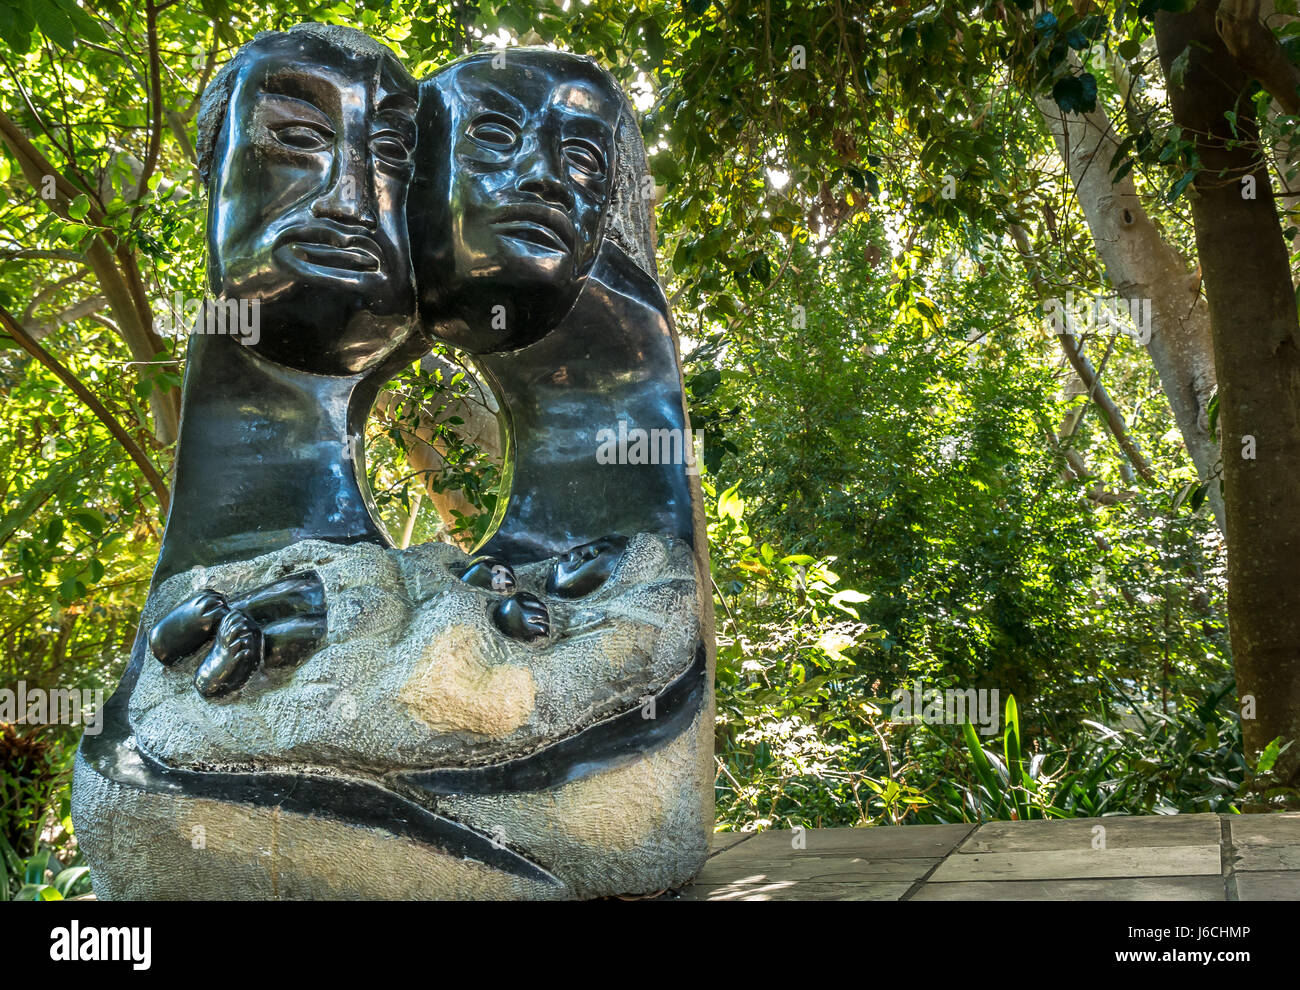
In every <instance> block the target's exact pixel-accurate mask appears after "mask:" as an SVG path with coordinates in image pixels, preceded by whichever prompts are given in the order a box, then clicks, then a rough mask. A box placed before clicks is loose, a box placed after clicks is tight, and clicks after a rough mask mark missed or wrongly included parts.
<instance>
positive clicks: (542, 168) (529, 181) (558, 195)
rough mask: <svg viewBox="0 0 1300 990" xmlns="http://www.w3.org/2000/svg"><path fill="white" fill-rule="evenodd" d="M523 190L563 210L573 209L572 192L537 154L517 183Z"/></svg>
mask: <svg viewBox="0 0 1300 990" xmlns="http://www.w3.org/2000/svg"><path fill="white" fill-rule="evenodd" d="M519 188H520V190H522V191H523V192H530V193H532V194H533V195H534V196H537V197H539V198H540V199H542V200H544V201H545V202H547V203H550V204H551V205H553V206H558V207H560V208H561V209H563V210H571V209H573V193H571V192H570V191H569V187H568V186H567V185H565V184H564V183H563V182H561V181H560V180H559V178H557V177H556V175H555V171H554V170H553V169H552V168H551V167H550V166H549V165H548V164H547V163H546V162H545V161H543V160H542V156H541V155H538V156H537V157H536V158H535V159H534V160H533V163H532V165H531V167H529V168H528V170H527V172H526V173H525V174H524V177H523V180H522V181H521V182H520V183H519Z"/></svg>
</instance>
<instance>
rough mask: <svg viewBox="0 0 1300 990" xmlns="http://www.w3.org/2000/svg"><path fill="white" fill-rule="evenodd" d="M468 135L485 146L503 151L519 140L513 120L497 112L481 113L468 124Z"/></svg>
mask: <svg viewBox="0 0 1300 990" xmlns="http://www.w3.org/2000/svg"><path fill="white" fill-rule="evenodd" d="M468 133H469V136H470V137H471V138H472V139H473V140H475V141H477V142H478V143H479V144H481V145H483V146H484V147H487V148H494V149H496V150H498V151H504V150H506V149H507V148H513V147H514V145H515V142H516V141H518V140H519V128H518V127H517V126H515V123H514V121H512V120H510V118H508V117H503V116H502V115H501V114H497V113H483V114H479V115H478V116H477V117H475V118H474V120H473V122H472V123H471V124H470V125H469V132H468Z"/></svg>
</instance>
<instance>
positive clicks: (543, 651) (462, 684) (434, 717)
mask: <svg viewBox="0 0 1300 990" xmlns="http://www.w3.org/2000/svg"><path fill="white" fill-rule="evenodd" d="M467 560H468V558H467V557H466V555H465V554H463V553H462V552H461V551H460V550H458V549H456V548H454V547H449V546H444V545H440V544H430V545H427V546H422V547H416V548H412V549H409V550H404V551H397V550H385V549H382V548H380V547H377V546H373V545H371V544H358V545H356V546H350V547H343V546H335V545H333V544H327V543H321V542H316V541H305V542H302V543H299V544H296V545H294V546H292V547H288V548H287V549H284V550H281V551H278V552H276V553H272V554H267V555H265V556H262V557H257V558H254V559H253V560H249V561H244V562H240V563H235V564H228V565H225V566H221V567H211V568H196V569H194V570H192V571H189V572H186V573H184V574H178V575H176V576H175V577H173V578H171V579H170V580H169V581H167V582H166V583H165V584H163V586H162V587H161V588H160V589H159V591H158V593H157V594H156V595H155V596H154V597H153V598H152V599H151V600H150V602H149V603H148V605H147V606H146V609H145V615H144V623H145V625H146V627H148V626H150V625H152V624H153V623H154V622H155V621H157V619H158V618H159V617H160V616H161V615H162V614H164V613H165V612H166V611H167V610H168V609H170V608H171V607H172V606H173V605H175V604H176V603H178V602H179V601H181V600H182V599H184V598H185V597H187V596H188V595H190V594H192V593H193V592H194V591H195V590H197V589H199V588H203V587H212V588H216V589H217V590H220V591H223V592H227V593H229V594H232V595H235V594H239V593H241V592H244V591H247V590H250V589H252V588H255V587H257V586H259V585H261V584H264V583H267V582H270V581H274V580H277V579H279V578H281V577H284V576H286V575H289V574H292V573H296V572H299V571H303V570H306V569H315V570H316V571H317V572H318V573H319V574H320V575H321V578H322V580H323V582H324V584H325V588H326V595H327V601H328V606H329V612H328V617H329V618H328V621H329V635H328V643H327V644H326V646H325V648H324V649H322V650H320V651H319V652H318V653H316V654H315V655H313V656H312V657H310V658H309V659H308V660H307V661H306V662H305V663H303V664H302V665H301V666H300V667H298V668H297V669H294V670H281V671H271V672H266V671H259V672H258V673H256V674H254V676H253V677H252V678H251V679H250V680H249V682H248V684H246V685H245V686H244V687H243V688H242V689H240V690H239V691H237V692H234V693H233V694H231V695H229V696H228V697H225V698H222V699H218V700H215V701H213V700H208V699H204V698H202V697H200V696H199V695H198V693H197V692H196V691H195V690H194V688H193V687H192V685H191V679H192V677H193V675H194V671H195V669H196V667H197V665H198V664H199V662H200V661H201V659H202V652H201V653H200V654H196V655H195V656H193V657H190V658H188V659H186V660H183V661H181V662H179V663H178V664H176V665H175V666H174V667H171V668H166V667H163V666H162V665H161V664H158V663H156V662H154V661H152V659H147V660H146V663H145V666H144V669H143V671H142V672H141V675H140V680H139V683H138V684H137V686H136V689H135V692H134V694H133V695H132V698H131V711H130V714H131V724H132V728H133V729H134V730H135V733H136V736H137V738H138V740H139V742H140V745H141V746H142V748H144V749H145V750H146V751H147V752H149V753H151V754H152V755H153V756H155V757H156V758H158V759H160V760H162V761H163V762H165V763H168V764H170V765H172V766H178V767H188V768H203V769H214V768H222V769H247V768H250V767H256V768H259V769H280V768H284V769H293V768H300V767H313V766H321V767H329V768H332V769H336V770H338V769H341V770H355V771H361V772H369V773H373V774H381V773H384V772H387V771H391V770H395V769H402V768H430V767H443V766H460V765H476V764H482V763H489V762H496V761H498V760H501V759H503V758H508V757H511V756H515V755H519V754H525V753H529V752H532V751H533V750H535V749H537V748H538V747H540V746H542V745H545V744H546V743H549V742H552V741H554V740H556V739H559V738H562V737H564V736H567V735H569V734H571V733H572V732H574V731H576V730H578V729H580V728H582V727H584V726H586V725H589V724H591V723H592V722H596V721H599V720H600V719H602V718H605V717H608V716H609V715H611V714H614V713H616V712H618V711H620V710H623V709H626V708H628V707H629V706H630V705H632V704H634V703H635V702H636V701H637V700H638V699H639V698H641V697H643V696H645V695H648V694H655V693H656V692H658V691H659V690H661V689H662V688H663V687H664V686H665V685H666V684H668V683H669V682H670V681H672V680H673V679H674V678H675V677H677V676H678V675H679V674H681V673H682V672H683V671H685V670H686V668H687V667H688V666H689V664H690V662H691V660H692V658H693V655H694V651H695V646H696V644H697V642H698V641H699V639H700V636H701V629H700V623H699V619H698V616H699V615H700V614H701V612H702V609H703V607H704V605H703V603H702V602H701V601H700V596H699V582H698V581H697V580H696V576H695V566H694V561H693V558H692V556H691V553H690V549H689V548H688V547H686V546H684V545H682V544H680V543H671V542H669V541H666V540H664V539H662V538H660V537H656V536H648V535H643V536H640V537H638V538H637V539H636V540H634V541H633V543H632V544H631V546H630V547H629V548H628V551H627V553H626V554H625V556H624V559H623V561H622V562H621V563H620V565H619V566H618V569H617V570H616V571H615V573H614V575H613V576H612V577H611V579H610V581H609V582H608V583H607V584H606V585H605V586H604V587H603V588H601V589H600V590H598V591H597V592H595V593H594V594H592V595H590V596H588V597H586V598H584V599H582V600H581V601H578V602H563V601H559V600H548V602H547V604H548V607H549V608H550V611H551V620H552V627H553V632H552V635H551V636H549V637H547V638H545V639H542V640H537V641H534V642H532V643H525V642H522V641H519V640H513V639H509V638H507V637H506V636H504V635H502V634H501V633H500V632H499V631H498V630H497V629H496V627H495V626H494V625H493V623H492V620H491V618H490V616H489V611H490V609H491V607H492V606H493V605H494V604H495V603H496V602H497V601H499V600H500V596H498V595H494V594H493V593H492V592H489V591H485V590H482V589H480V588H476V587H473V586H471V585H467V584H465V583H464V582H462V581H460V580H458V579H457V577H456V576H455V574H454V573H453V571H452V568H453V567H454V566H455V565H463V564H464V563H465V562H466V561H467ZM548 566H549V565H548V562H545V561H543V562H539V563H537V564H531V565H528V566H526V567H522V568H520V569H518V571H517V577H518V579H519V590H523V591H530V592H533V593H535V594H537V595H539V596H541V597H545V596H544V584H545V580H546V574H547V569H548Z"/></svg>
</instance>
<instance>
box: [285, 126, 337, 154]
mask: <svg viewBox="0 0 1300 990" xmlns="http://www.w3.org/2000/svg"><path fill="white" fill-rule="evenodd" d="M275 138H276V140H277V141H279V142H280V143H281V144H282V145H284V146H285V147H287V148H293V149H294V150H295V151H324V150H325V149H326V148H328V147H329V146H330V144H331V142H332V141H333V140H334V135H333V134H330V133H327V132H325V131H322V130H321V129H319V128H317V127H312V126H311V125H309V124H289V125H288V126H286V127H280V128H277V129H276V132H275Z"/></svg>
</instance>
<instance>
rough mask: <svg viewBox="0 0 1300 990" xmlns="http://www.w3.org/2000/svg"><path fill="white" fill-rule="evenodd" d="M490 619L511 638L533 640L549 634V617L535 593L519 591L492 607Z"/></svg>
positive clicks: (544, 606)
mask: <svg viewBox="0 0 1300 990" xmlns="http://www.w3.org/2000/svg"><path fill="white" fill-rule="evenodd" d="M492 621H493V622H495V623H496V627H497V628H498V629H500V630H501V631H502V632H503V633H505V634H506V635H507V636H509V637H510V638H511V639H522V640H533V639H537V638H539V637H541V636H546V635H549V633H550V631H551V617H550V614H549V613H548V612H547V611H546V605H545V604H544V603H543V602H542V600H541V599H540V598H538V597H537V596H536V595H530V594H529V593H528V592H526V591H520V592H518V593H516V594H513V595H511V596H510V597H509V598H506V599H504V600H502V601H501V602H499V603H498V604H497V606H496V607H495V608H493V609H492Z"/></svg>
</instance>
